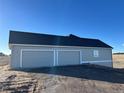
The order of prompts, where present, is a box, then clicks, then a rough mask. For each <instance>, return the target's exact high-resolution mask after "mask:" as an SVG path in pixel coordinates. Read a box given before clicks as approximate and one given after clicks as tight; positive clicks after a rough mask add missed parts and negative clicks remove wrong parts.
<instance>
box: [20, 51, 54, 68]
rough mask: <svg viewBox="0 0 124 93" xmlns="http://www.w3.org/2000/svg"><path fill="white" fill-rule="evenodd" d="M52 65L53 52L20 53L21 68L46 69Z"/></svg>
mask: <svg viewBox="0 0 124 93" xmlns="http://www.w3.org/2000/svg"><path fill="white" fill-rule="evenodd" d="M53 65H54V51H47V50H46V51H39V50H38V51H36V50H35V51H27V50H25V51H22V67H24V68H27V67H28V68H34V67H46V66H53Z"/></svg>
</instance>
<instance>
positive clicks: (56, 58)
mask: <svg viewBox="0 0 124 93" xmlns="http://www.w3.org/2000/svg"><path fill="white" fill-rule="evenodd" d="M56 64H57V66H58V65H59V62H58V50H57V51H56Z"/></svg>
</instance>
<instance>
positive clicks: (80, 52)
mask: <svg viewBox="0 0 124 93" xmlns="http://www.w3.org/2000/svg"><path fill="white" fill-rule="evenodd" d="M82 63H83V62H82V51H80V64H82Z"/></svg>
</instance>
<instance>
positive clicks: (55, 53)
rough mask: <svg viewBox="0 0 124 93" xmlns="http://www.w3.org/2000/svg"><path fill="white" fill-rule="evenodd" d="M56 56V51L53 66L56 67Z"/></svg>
mask: <svg viewBox="0 0 124 93" xmlns="http://www.w3.org/2000/svg"><path fill="white" fill-rule="evenodd" d="M55 55H56V52H55V50H54V64H53V66H55V65H56V57H55Z"/></svg>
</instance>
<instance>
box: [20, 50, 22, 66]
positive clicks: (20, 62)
mask: <svg viewBox="0 0 124 93" xmlns="http://www.w3.org/2000/svg"><path fill="white" fill-rule="evenodd" d="M20 67H21V68H22V50H21V53H20Z"/></svg>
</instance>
